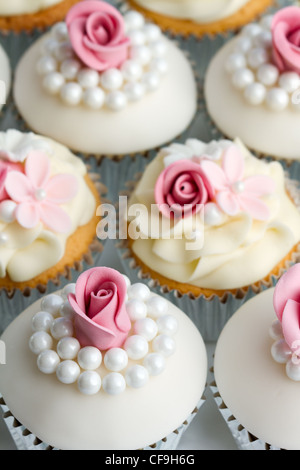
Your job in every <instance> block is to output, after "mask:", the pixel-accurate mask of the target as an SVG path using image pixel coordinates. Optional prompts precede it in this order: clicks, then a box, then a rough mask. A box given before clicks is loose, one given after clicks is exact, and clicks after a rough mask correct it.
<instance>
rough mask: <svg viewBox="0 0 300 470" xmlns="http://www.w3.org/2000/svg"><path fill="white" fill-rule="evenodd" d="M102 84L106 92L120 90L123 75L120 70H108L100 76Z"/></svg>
mask: <svg viewBox="0 0 300 470" xmlns="http://www.w3.org/2000/svg"><path fill="white" fill-rule="evenodd" d="M100 83H101V85H102V86H103V88H105V89H106V90H109V91H113V90H118V89H119V88H121V86H122V84H123V75H122V73H121V72H120V70H118V69H114V68H112V69H108V70H106V71H105V72H103V73H102V74H101V75H100Z"/></svg>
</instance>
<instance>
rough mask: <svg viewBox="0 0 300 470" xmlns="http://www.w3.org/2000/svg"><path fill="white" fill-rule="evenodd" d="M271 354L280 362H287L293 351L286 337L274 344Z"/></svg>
mask: <svg viewBox="0 0 300 470" xmlns="http://www.w3.org/2000/svg"><path fill="white" fill-rule="evenodd" d="M271 354H272V357H273V359H274V361H276V362H279V364H285V363H286V362H287V361H288V360H289V359H290V358H291V357H292V351H291V349H290V347H289V346H288V345H287V343H286V342H285V340H284V339H280V340H278V341H276V342H275V343H273V344H272V347H271Z"/></svg>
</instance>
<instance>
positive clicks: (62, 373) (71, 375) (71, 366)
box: [56, 360, 80, 384]
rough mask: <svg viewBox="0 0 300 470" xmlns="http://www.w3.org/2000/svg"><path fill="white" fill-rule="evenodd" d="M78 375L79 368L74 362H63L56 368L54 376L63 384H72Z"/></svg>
mask: <svg viewBox="0 0 300 470" xmlns="http://www.w3.org/2000/svg"><path fill="white" fill-rule="evenodd" d="M79 375H80V367H79V365H78V364H77V362H75V361H69V360H67V361H63V362H61V363H60V364H58V366H57V368H56V376H57V378H58V380H59V381H60V382H62V383H63V384H73V383H75V382H76V380H77V379H78V377H79Z"/></svg>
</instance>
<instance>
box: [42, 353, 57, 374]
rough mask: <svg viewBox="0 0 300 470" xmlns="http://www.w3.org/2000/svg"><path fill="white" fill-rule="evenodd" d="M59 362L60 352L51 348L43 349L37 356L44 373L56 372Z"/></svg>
mask: <svg viewBox="0 0 300 470" xmlns="http://www.w3.org/2000/svg"><path fill="white" fill-rule="evenodd" d="M59 363H60V359H59V357H58V354H57V353H56V352H55V351H52V350H50V349H47V350H45V351H42V352H41V353H40V354H39V356H38V358H37V366H38V369H39V370H40V371H41V372H43V374H54V372H55V371H56V369H57V366H58V365H59Z"/></svg>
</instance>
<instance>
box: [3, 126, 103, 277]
mask: <svg viewBox="0 0 300 470" xmlns="http://www.w3.org/2000/svg"><path fill="white" fill-rule="evenodd" d="M1 143H3V147H2V149H3V154H2V158H3V156H5V154H6V153H7V152H12V154H13V155H14V156H16V160H18V159H19V160H22V159H23V158H24V157H25V154H24V153H23V151H22V149H24V150H25V149H26V151H27V152H28V151H29V150H30V148H31V149H37V148H39V149H41V148H42V149H43V151H44V152H46V153H47V156H48V157H49V160H50V164H51V174H52V175H55V174H58V173H68V174H71V175H73V176H75V177H76V179H77V181H78V185H79V190H78V193H77V194H76V196H75V197H74V198H73V199H72V200H71V201H70V202H68V203H66V204H63V205H61V207H62V208H63V209H64V210H65V211H66V212H67V213H68V215H69V217H70V218H71V221H72V226H71V230H70V232H69V233H66V234H58V233H54V232H51V231H50V230H49V229H46V228H45V227H44V226H43V224H42V223H39V224H38V225H37V226H36V227H34V228H33V229H24V228H22V227H21V226H20V225H19V224H18V223H17V222H15V221H12V222H4V221H0V231H1V232H5V233H6V234H7V235H8V241H7V243H6V244H3V245H0V277H5V275H6V274H8V275H9V277H10V279H11V280H12V281H14V282H24V281H27V280H29V279H32V278H34V277H35V276H37V275H39V274H41V273H42V272H43V271H45V270H47V269H49V268H50V267H51V266H54V265H55V264H56V263H57V262H58V261H59V260H60V259H61V258H62V256H63V255H64V252H65V245H66V241H67V239H68V237H69V236H70V235H72V234H73V233H74V232H75V231H76V230H77V228H78V227H80V226H83V225H85V224H87V223H88V222H89V221H90V220H91V218H92V217H93V215H94V213H95V209H96V203H95V198H94V196H93V195H92V193H91V191H90V189H89V188H88V186H87V184H86V182H85V180H84V176H85V175H86V173H87V171H86V167H85V165H84V163H83V162H82V161H81V160H80V159H79V158H77V157H75V155H73V154H72V153H71V152H70V151H69V150H68V149H67V148H66V147H64V146H62V145H60V144H58V143H56V142H54V141H52V140H50V139H47V138H42V137H40V136H35V135H34V134H27V135H26V134H25V135H24V134H22V133H20V132H18V131H8V132H7V133H5V132H1V133H0V145H1ZM23 144H24V148H23ZM0 152H1V150H0Z"/></svg>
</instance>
